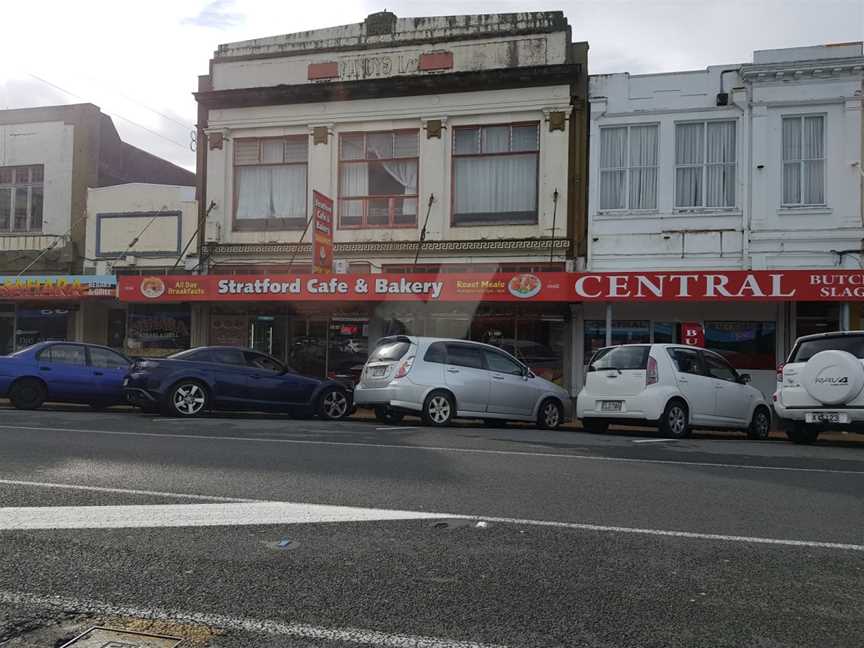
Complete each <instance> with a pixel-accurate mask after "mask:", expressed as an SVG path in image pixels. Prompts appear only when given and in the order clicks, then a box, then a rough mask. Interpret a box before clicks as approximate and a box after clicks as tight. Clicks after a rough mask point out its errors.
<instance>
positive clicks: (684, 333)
mask: <svg viewBox="0 0 864 648" xmlns="http://www.w3.org/2000/svg"><path fill="white" fill-rule="evenodd" d="M681 342H683V343H684V344H686V345H687V346H695V347H704V346H705V329H704V328H703V327H702V324H700V323H699V322H684V323H682V324H681Z"/></svg>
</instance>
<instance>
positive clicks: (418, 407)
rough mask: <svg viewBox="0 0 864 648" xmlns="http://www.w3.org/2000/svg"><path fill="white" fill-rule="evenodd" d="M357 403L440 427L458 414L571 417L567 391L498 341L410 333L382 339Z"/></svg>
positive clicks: (388, 418) (389, 416) (556, 421)
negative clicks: (416, 416) (505, 349)
mask: <svg viewBox="0 0 864 648" xmlns="http://www.w3.org/2000/svg"><path fill="white" fill-rule="evenodd" d="M354 403H355V404H356V405H358V406H360V407H372V408H374V409H375V415H376V417H377V418H378V420H380V421H382V422H387V423H396V422H398V421H400V420H401V419H402V417H403V416H404V415H405V414H406V413H410V414H416V415H419V416H421V417H422V418H423V420H424V422H425V423H427V424H428V425H436V426H444V425H449V424H450V422H451V421H452V420H453V419H454V418H457V417H458V418H479V419H484V420H487V421H489V422H492V421H508V420H509V421H531V422H534V423H536V424H537V426H538V427H541V428H546V429H555V428H557V427H558V426H559V425H561V424H562V423H563V422H565V421H568V420H570V419H571V417H572V401H571V400H570V395H569V394H568V393H567V391H566V390H564V389H562V388H561V387H559V386H558V385H556V384H554V383H551V382H549V381H548V380H544V379H543V378H540V377H538V376H536V375H535V374H534V373H533V372H532V371H531V369H530V368H528V367H526V366H525V365H524V364H522V363H521V362H519V361H518V360H517V359H516V358H514V357H513V356H511V355H510V354H508V353H505V352H504V351H502V350H501V349H499V348H497V347H494V346H491V345H488V344H481V343H479V342H469V341H466V340H452V339H446V338H425V337H413V336H406V335H397V336H393V337H386V338H382V339H381V340H379V341H378V344H377V346H376V347H375V349H374V350H373V351H372V353H371V354H370V356H369V359H368V360H367V361H366V366H364V367H363V373H362V374H361V376H360V382H359V384H358V385H357V387H356V388H355V389H354Z"/></svg>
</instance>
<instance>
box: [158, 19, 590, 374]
mask: <svg viewBox="0 0 864 648" xmlns="http://www.w3.org/2000/svg"><path fill="white" fill-rule="evenodd" d="M586 56H587V44H585V43H572V42H571V33H570V27H569V26H568V24H567V21H566V19H565V18H564V16H563V14H562V13H561V12H537V13H523V14H492V15H473V16H441V17H434V18H397V17H396V16H395V15H394V14H392V13H389V12H381V13H377V14H372V15H370V16H369V17H368V18H367V19H366V20H365V21H364V22H362V23H359V24H352V25H344V26H340V27H334V28H330V29H322V30H316V31H310V32H302V33H297V34H287V35H281V36H274V37H271V38H262V39H258V40H253V41H244V42H238V43H229V44H225V45H221V46H219V48H218V50H217V51H216V53H215V54H214V57H213V59H212V60H211V62H210V72H209V74H208V75H206V76H204V77H202V78H201V79H200V82H199V91H198V93H197V94H196V97H197V100H198V103H199V125H200V128H201V131H200V135H199V138H198V143H199V149H198V173H199V183H200V185H199V209H200V210H201V216H202V217H204V216H205V210H206V227H205V231H204V239H205V240H204V243H203V246H202V258H203V259H204V260H206V267H207V272H209V273H210V275H211V276H215V277H227V278H229V279H230V277H231V276H237V275H247V274H256V275H262V274H266V275H268V276H272V277H277V276H278V275H280V274H288V275H296V274H297V273H301V274H302V273H308V272H310V270H311V268H312V261H313V260H312V254H311V252H312V250H311V240H312V236H313V232H312V231H311V230H310V229H309V228H308V226H309V223H310V215H311V211H312V204H313V192H314V191H317V192H320V193H321V194H324V195H325V196H326V197H328V198H330V199H332V200H333V201H334V207H333V239H334V252H333V254H334V257H335V265H334V269H335V270H336V271H337V272H338V273H346V274H345V275H344V277H346V278H347V279H346V280H347V281H352V279H351V278H352V277H361V276H367V275H376V274H386V275H388V276H390V277H391V278H392V279H393V282H394V283H393V284H388V285H390V286H392V289H393V291H395V292H404V290H403V288H406V287H407V289H409V290H411V288H410V285H409V284H410V281H408V280H411V279H412V277H415V276H419V274H424V275H426V276H427V278H428V277H433V278H434V277H437V276H441V277H448V278H449V279H448V280H452V281H453V282H455V283H454V290H459V291H460V292H461V293H462V298H461V300H460V301H458V302H451V301H448V300H447V298H446V295H431V294H430V295H426V297H429V296H432V299H422V300H413V301H406V300H404V299H403V300H400V301H392V300H387V299H384V298H383V297H381V296H380V295H372V294H369V295H362V294H361V296H357V295H356V294H355V295H353V296H351V295H345V296H344V297H343V298H341V299H340V300H338V301H328V300H325V299H320V298H316V299H311V298H309V297H308V295H307V297H306V298H305V299H304V298H300V297H298V295H297V293H296V292H293V291H291V290H289V289H288V288H290V287H291V286H292V285H293V284H291V282H287V281H286V282H282V281H279V280H276V279H274V280H273V281H272V282H270V283H268V284H267V286H269V288H267V289H266V290H265V289H263V288H262V290H264V294H263V295H260V296H259V298H258V299H257V300H256V301H254V302H250V301H249V299H248V297H244V296H243V295H242V294H240V295H238V294H237V292H234V289H232V288H227V287H226V288H225V291H224V293H221V294H219V295H218V297H215V296H212V295H211V296H210V297H209V298H208V295H201V296H199V297H197V299H201V300H202V302H201V303H198V304H195V305H194V306H193V309H192V312H193V329H194V330H193V341H194V342H195V343H205V342H207V341H210V342H223V343H238V344H248V345H252V346H255V347H256V348H259V349H262V350H265V351H268V352H271V353H273V354H274V355H277V356H281V357H283V358H286V359H288V360H289V361H291V362H292V363H293V364H294V365H295V366H297V368H298V369H301V370H303V371H307V372H310V373H313V374H315V373H317V374H321V373H324V372H325V371H327V372H333V371H337V370H342V369H345V368H346V367H350V365H352V364H356V363H357V362H359V361H362V359H365V351H366V346H367V344H368V341H367V340H368V339H369V338H376V337H380V336H381V335H382V334H384V333H388V332H411V333H414V334H420V335H423V334H425V335H438V336H455V337H463V336H465V337H471V338H474V339H481V340H486V341H491V342H494V343H497V344H500V345H502V346H505V347H506V348H508V349H510V350H513V351H515V352H516V353H517V354H520V355H523V357H526V358H527V359H528V360H530V361H532V362H534V364H535V365H539V366H540V367H541V368H543V367H544V365H545V367H546V374H547V375H550V376H552V377H553V378H555V379H558V380H563V381H566V380H568V379H567V378H565V377H564V375H563V374H564V367H565V365H566V364H567V363H568V360H567V358H568V357H569V349H570V347H571V344H570V336H571V333H570V330H569V326H570V325H569V322H570V310H569V306H568V305H567V304H566V303H543V304H535V303H531V299H520V298H518V297H515V296H513V294H512V293H511V292H509V291H508V290H506V289H505V285H504V284H500V283H499V284H496V286H497V288H496V287H493V291H494V290H496V289H497V290H498V292H500V293H501V295H500V299H499V300H498V301H496V302H494V303H492V302H485V301H480V300H479V298H477V299H474V300H471V299H470V293H471V291H472V290H473V292H474V293H475V294H478V295H479V294H482V292H483V290H482V289H480V285H481V284H478V283H474V282H477V281H480V282H482V281H485V280H488V279H489V278H491V277H493V275H494V273H496V272H502V273H511V274H512V273H517V272H519V273H530V272H533V271H543V270H550V269H555V270H564V269H565V267H566V265H567V262H568V260H572V259H573V258H574V257H576V256H578V255H579V254H580V246H582V245H583V240H582V237H580V236H579V232H580V231H584V228H585V209H586V199H587V197H586V195H585V192H584V191H583V189H582V187H583V186H584V181H585V176H586V164H587V147H586V142H587V139H586V125H587V76H586ZM582 255H584V252H582ZM476 273H479V275H478V274H476ZM462 275H465V277H466V279H465V281H462V282H461V283H459V282H460V277H461V276H462ZM469 275H470V277H469ZM478 276H479V278H478ZM502 276H505V278H506V280H507V281H509V279H510V278H512V277H510V275H502ZM259 278H260V276H259ZM406 278H407V279H406ZM469 279H470V280H469ZM499 279H500V276H499ZM405 281H408V283H405ZM496 281H497V280H496ZM531 281H532V280H531V279H526V283H525V284H524V286H521V287H520V288H519V290H521V292H519V291H518V290H517V292H518V294H521V295H529V294H530V293H532V290H533V288H532V287H531V286H529V285H528V284H529V283H530V282H531ZM421 283H423V282H421ZM456 283H458V286H456ZM214 285H218V283H217V284H214ZM224 285H225V286H228V284H227V283H226V284H224ZM245 285H246V284H244V286H245ZM250 285H251V286H252V288H250V290H256V288H255V287H254V282H253V283H251V284H250ZM262 285H263V284H259V285H258V288H261V286H262ZM283 285H284V286H286V287H287V288H286V290H285V291H282V292H280V293H273V292H272V290H277V289H278V290H280V291H281V290H282V288H281V286H283ZM304 285H305V284H304ZM351 285H352V286H354V285H355V284H354V283H352V284H351ZM362 285H365V284H361V286H362ZM372 285H373V286H374V285H376V284H374V283H373V284H372ZM514 286H515V284H514ZM187 288H188V286H187ZM180 290H181V289H180V288H177V289H169V290H168V291H166V294H164V295H162V296H160V297H153V301H155V302H158V301H159V299H160V298H162V299H169V298H171V297H172V295H176V294H177V293H178V291H180ZM244 290H245V288H244ZM388 290H389V288H388ZM514 290H516V288H514ZM478 291H479V292H478ZM157 292H158V291H157ZM191 292H195V291H194V290H192V291H191ZM204 292H206V291H204ZM533 294H536V291H535V292H534V293H533ZM466 295H469V297H467V298H466ZM319 296H320V294H319ZM403 297H404V295H403ZM195 299H196V297H194V296H193V299H192V301H194V300H195ZM505 299H506V300H509V301H505ZM203 300H206V301H203ZM343 365H344V366H343Z"/></svg>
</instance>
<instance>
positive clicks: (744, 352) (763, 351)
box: [705, 322, 777, 370]
mask: <svg viewBox="0 0 864 648" xmlns="http://www.w3.org/2000/svg"><path fill="white" fill-rule="evenodd" d="M776 343H777V325H776V324H775V323H774V322H705V347H706V348H708V349H710V350H711V351H714V352H716V353H718V354H719V355H721V356H722V357H723V358H725V359H726V361H727V362H728V363H729V364H731V365H732V366H733V367H735V368H736V369H755V370H758V369H774V368H775V366H776V363H775V353H776Z"/></svg>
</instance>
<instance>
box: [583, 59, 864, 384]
mask: <svg viewBox="0 0 864 648" xmlns="http://www.w3.org/2000/svg"><path fill="white" fill-rule="evenodd" d="M862 81H864V56H862V45H861V43H849V44H841V45H830V46H816V47H800V48H791V49H781V50H765V51H757V52H755V53H754V56H753V62H752V63H746V64H741V65H720V66H711V67H709V68H708V69H707V70H698V71H692V72H680V73H670V74H647V75H633V76H631V75H629V74H626V73H623V74H611V75H600V76H595V77H591V79H590V105H591V120H590V121H591V126H590V142H591V144H590V173H589V177H590V187H589V217H588V236H587V239H588V259H587V263H588V268H589V269H590V270H592V271H598V272H600V271H616V272H624V273H626V272H633V271H640V272H644V271H652V270H657V271H692V272H698V271H715V272H717V271H720V272H726V271H735V270H754V271H769V270H773V269H795V268H807V269H810V268H838V267H846V268H854V269H858V268H861V267H862V239H864V222H862V218H864V211H862V173H861V150H862V124H861V115H862V110H861V108H862V103H861V102H862ZM859 319H860V310H859V309H858V308H857V306H856V305H855V304H852V305H851V306H850V305H849V304H842V303H836V302H834V303H831V302H795V301H786V302H769V301H766V300H758V299H754V300H753V301H749V302H747V303H725V302H724V303H720V302H714V303H712V302H693V303H682V302H676V303H668V302H667V303H652V304H650V305H649V304H646V303H644V302H642V301H641V300H632V301H630V302H628V303H622V304H615V305H614V306H611V305H606V306H605V307H604V305H603V304H599V303H592V304H586V305H585V306H584V308H583V313H582V321H583V326H584V331H583V335H584V338H585V345H584V352H583V355H582V360H583V361H586V360H587V354H588V353H590V351H591V350H592V349H594V348H596V347H597V346H599V345H602V344H605V343H609V342H624V341H646V340H649V339H653V340H657V341H671V340H672V339H676V337H677V335H678V332H677V331H678V328H679V326H678V325H679V324H680V323H682V322H688V323H689V322H695V323H701V324H702V325H703V327H704V332H705V341H706V345H707V346H709V347H711V346H713V347H715V348H717V349H720V350H722V351H723V352H724V353H726V355H727V358H729V359H730V360H731V361H732V363H733V364H735V365H737V366H738V368H741V369H744V370H748V371H749V372H750V373H752V374H753V378H754V382H755V383H756V384H757V385H758V386H759V387H760V388H762V389H763V390H764V391H766V392H770V391H772V390H773V380H774V376H773V367H774V366H775V365H776V363H777V362H780V361H782V359H783V358H784V357H785V354H786V352H787V351H788V349H789V346H790V343H791V341H792V340H794V338H795V337H796V336H797V335H800V334H804V333H809V332H813V331H819V330H832V329H836V328H837V327H840V326H850V325H852V326H859V323H858V320H859Z"/></svg>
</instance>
